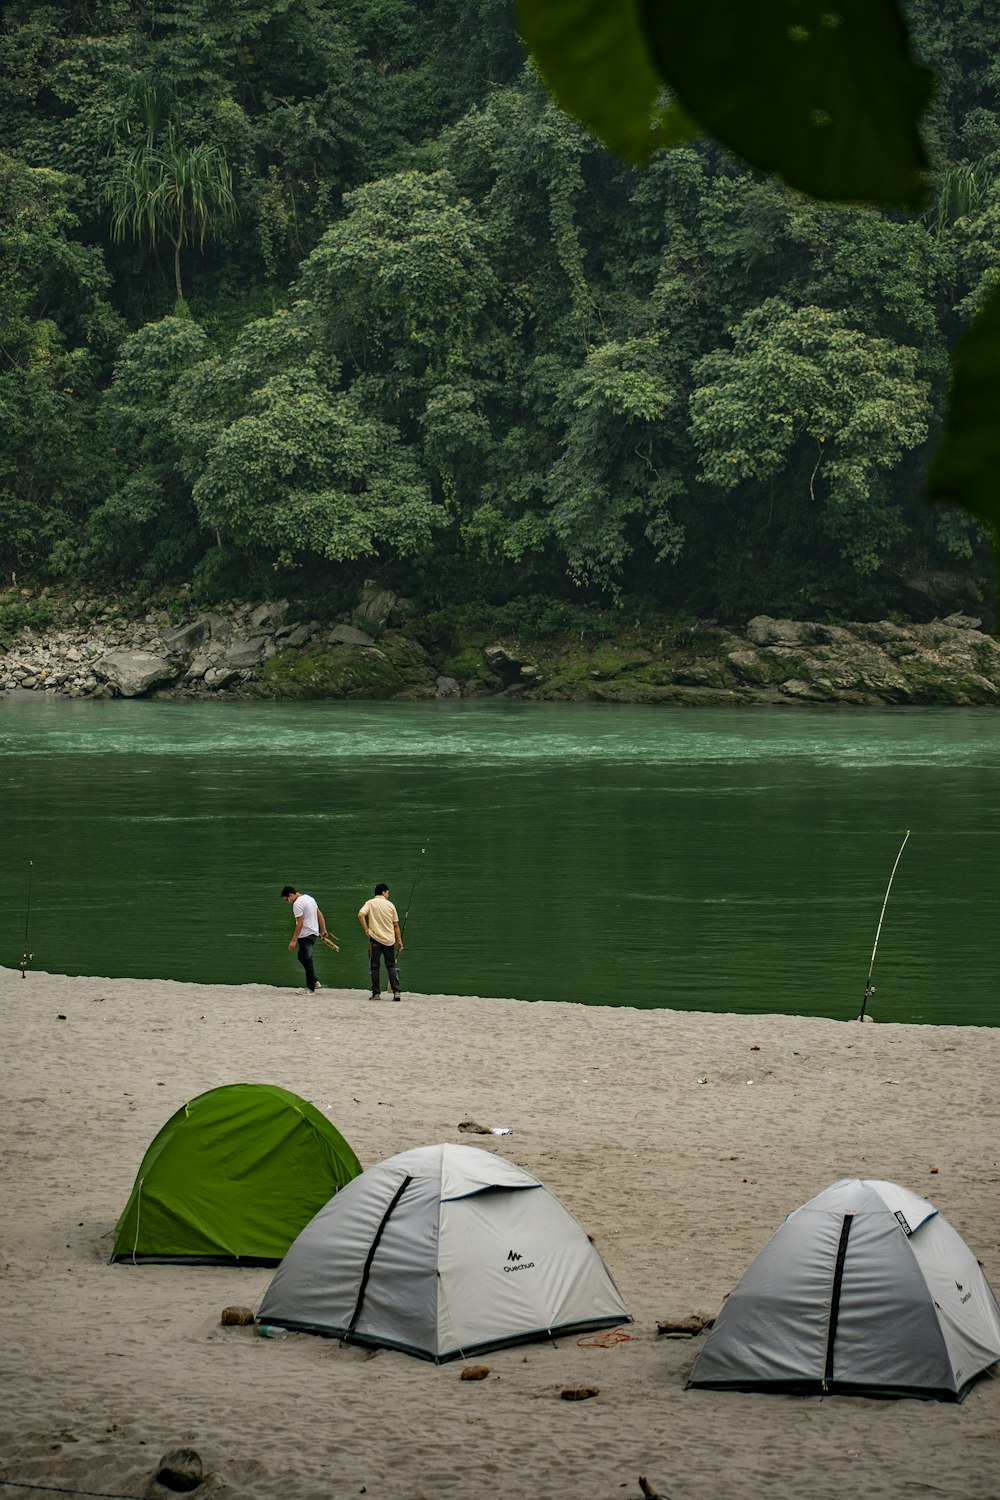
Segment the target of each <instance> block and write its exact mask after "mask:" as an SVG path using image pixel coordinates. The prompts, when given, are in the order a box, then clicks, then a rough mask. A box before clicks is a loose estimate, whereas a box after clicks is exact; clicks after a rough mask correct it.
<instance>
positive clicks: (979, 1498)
mask: <svg viewBox="0 0 1000 1500" xmlns="http://www.w3.org/2000/svg"><path fill="white" fill-rule="evenodd" d="M344 973H345V976H346V974H347V969H346V965H345V968H344ZM350 977H353V976H350ZM0 997H2V1013H3V1022H4V1032H5V1038H4V1041H5V1045H4V1074H5V1077H4V1081H3V1090H2V1098H0V1110H2V1115H3V1125H2V1133H0V1143H2V1144H0V1149H2V1160H3V1169H2V1194H3V1202H4V1210H5V1211H4V1216H3V1217H4V1230H3V1252H2V1266H3V1291H4V1307H5V1319H4V1334H3V1350H2V1367H3V1374H4V1381H3V1384H4V1399H3V1403H2V1408H0V1481H2V1487H0V1495H3V1496H10V1497H12V1500H24V1497H27V1496H28V1495H29V1494H34V1493H37V1492H38V1491H39V1489H40V1488H41V1489H44V1488H45V1487H51V1489H52V1490H53V1491H55V1492H57V1493H61V1494H63V1495H66V1494H69V1495H73V1496H76V1495H83V1494H94V1493H100V1494H106V1495H115V1496H123V1497H141V1496H143V1495H145V1494H147V1493H156V1494H165V1493H167V1492H166V1491H164V1490H162V1489H161V1488H159V1487H157V1488H156V1489H155V1490H152V1491H151V1490H150V1480H151V1476H152V1475H153V1473H154V1472H155V1469H156V1467H157V1462H158V1459H159V1457H160V1455H161V1454H162V1453H164V1452H165V1451H167V1450H168V1449H171V1448H176V1447H193V1448H195V1449H197V1451H198V1453H199V1454H200V1455H201V1458H202V1460H203V1462H204V1465H205V1469H206V1477H205V1480H204V1482H203V1483H202V1485H201V1486H200V1487H199V1488H198V1490H197V1491H196V1492H195V1493H196V1494H197V1495H199V1496H204V1497H208V1496H211V1497H217V1496H218V1497H221V1496H232V1497H234V1500H236V1497H239V1500H276V1497H281V1500H320V1497H333V1500H341V1497H347V1496H353V1495H361V1494H365V1495H368V1496H370V1497H373V1500H453V1497H454V1500H458V1497H462V1500H480V1497H499V1500H508V1497H509V1500H634V1497H638V1496H639V1495H640V1486H639V1476H640V1475H644V1476H646V1479H647V1482H648V1485H649V1486H650V1487H652V1488H653V1489H655V1490H656V1491H657V1492H658V1493H659V1495H660V1496H661V1497H664V1500H666V1497H670V1500H717V1497H733V1500H758V1497H761V1500H763V1497H765V1496H766V1497H768V1500H776V1497H780V1500H785V1497H791V1496H810V1497H812V1500H827V1497H829V1500H842V1497H843V1496H844V1495H850V1496H852V1497H854V1500H863V1497H871V1500H875V1497H878V1500H887V1497H894V1496H900V1497H902V1496H904V1495H906V1496H913V1495H916V1496H919V1495H932V1496H950V1497H954V1500H988V1497H989V1500H996V1497H997V1496H1000V1381H998V1380H997V1379H996V1378H994V1377H989V1376H987V1377H986V1378H984V1379H983V1380H981V1381H980V1382H979V1383H978V1384H977V1385H976V1386H975V1387H974V1388H973V1390H972V1391H971V1393H970V1395H969V1396H968V1398H967V1399H966V1401H965V1402H964V1404H962V1405H961V1406H954V1405H946V1404H940V1403H937V1402H922V1401H915V1400H903V1401H886V1402H880V1401H872V1400H867V1399H857V1398H847V1397H830V1398H825V1399H816V1398H794V1397H788V1396H774V1395H744V1394H734V1393H723V1392H704V1391H685V1389H684V1385H685V1381H686V1379H687V1375H688V1372H689V1370H690V1368H691V1365H692V1363H693V1361H694V1358H695V1355H696V1353H697V1349H698V1341H697V1340H670V1339H665V1338H663V1337H662V1336H660V1335H659V1334H658V1332H657V1323H658V1322H663V1321H668V1320H671V1319H679V1318H683V1317H685V1316H686V1315H688V1314H690V1313H704V1314H711V1313H714V1311H715V1310H716V1308H717V1307H718V1305H719V1303H720V1302H721V1300H722V1298H723V1297H724V1296H725V1294H726V1293H727V1292H728V1291H729V1290H730V1289H731V1287H732V1286H733V1284H734V1283H735V1282H736V1280H738V1278H739V1276H740V1275H741V1274H742V1272H743V1270H744V1269H745V1267H746V1265H747V1263H748V1262H749V1261H750V1259H751V1258H752V1257H753V1255H754V1254H755V1253H756V1252H757V1250H758V1249H759V1248H760V1247H761V1246H762V1245H763V1243H764V1242H765V1240H766V1239H767V1238H768V1237H769V1236H770V1234H771V1233H772V1232H773V1231H774V1230H775V1229H776V1228H777V1227H778V1225H779V1224H780V1223H781V1221H782V1219H783V1217H784V1215H785V1214H786V1213H788V1212H789V1211H790V1210H791V1209H793V1208H795V1207H797V1206H798V1205H799V1204H800V1203H802V1202H803V1201H805V1200H806V1199H807V1198H810V1197H811V1196H812V1195H813V1194H815V1193H817V1192H819V1191H820V1190H821V1189H822V1188H824V1187H826V1186H827V1185H828V1184H829V1183H830V1182H832V1181H833V1180H834V1179H836V1178H838V1177H842V1176H862V1177H877V1178H888V1179H890V1180H892V1181H895V1182H898V1183H901V1184H903V1185H905V1186H907V1187H909V1188H911V1189H912V1190H913V1191H915V1192H917V1193H920V1194H922V1195H923V1196H925V1197H927V1198H929V1199H930V1200H931V1201H932V1202H933V1203H934V1204H935V1205H936V1206H937V1207H938V1208H939V1209H940V1210H941V1212H942V1213H943V1214H945V1215H946V1217H947V1218H948V1219H949V1220H950V1221H951V1223H952V1224H953V1225H954V1226H955V1228H956V1229H957V1230H958V1231H959V1232H960V1233H961V1234H962V1235H963V1236H964V1238H965V1239H966V1241H967V1242H968V1244H969V1245H970V1247H971V1248H972V1249H973V1250H974V1251H975V1253H976V1254H977V1255H978V1256H979V1258H980V1260H981V1261H982V1262H983V1264H984V1266H985V1269H986V1274H987V1275H988V1277H989V1278H990V1280H991V1282H992V1284H993V1287H994V1289H995V1290H997V1289H998V1288H1000V1129H998V1127H1000V1118H998V1116H1000V1029H997V1030H987V1029H982V1028H972V1027H969V1028H947V1027H928V1026H899V1025H880V1024H875V1025H872V1026H860V1025H857V1024H854V1023H840V1022H834V1021H826V1020H815V1019H805V1018H788V1017H782V1016H749V1017H747V1016H734V1015H715V1014H706V1013H683V1012H678V1011H666V1010H661V1011H637V1010H631V1009H612V1008H594V1007H585V1006H577V1005H565V1004H551V1005H529V1004H524V1003H521V1002H519V1001H516V1000H479V999H475V998H457V997H451V996H441V995H435V996H424V995H420V996H408V997H407V998H406V1000H405V1001H404V1003H403V1004H402V1005H393V1004H391V1003H381V1004H373V1003H371V1002H370V1001H369V1000H368V999H367V998H366V996H365V995H364V993H363V992H362V991H360V990H357V989H325V990H323V991H322V992H321V993H319V994H317V995H316V996H312V997H310V996H308V995H306V994H305V993H304V992H303V991H300V990H297V989H290V988H289V989H278V988H271V987H265V986H255V985H249V986H248V985H243V986H239V987H225V986H221V985H191V984H179V983H173V982H168V981H147V980H143V981H139V980H126V979H101V978H65V977H61V976H55V975H46V974H38V973H31V972H29V974H28V975H27V977H26V978H24V979H22V978H21V975H20V972H19V971H17V970H12V969H0ZM758 1049H759V1050H758ZM700 1080H706V1081H700ZM244 1081H250V1082H268V1083H275V1084H280V1085H282V1086H283V1087H285V1088H288V1089H291V1090H293V1091H294V1092H295V1093H297V1094H301V1095H302V1096H304V1097H305V1098H306V1099H309V1100H311V1101H312V1102H313V1103H314V1104H316V1105H317V1106H318V1107H319V1108H320V1109H321V1110H323V1111H324V1113H326V1114H327V1115H328V1117H329V1118H330V1120H331V1121H332V1122H333V1123H334V1124H335V1125H336V1126H337V1127H338V1129H339V1130H340V1131H341V1132H342V1133H343V1134H344V1136H345V1137H346V1138H347V1140H348V1141H349V1142H350V1144H351V1145H352V1146H353V1147H354V1149H355V1151H356V1152H357V1154H358V1156H359V1158H360V1159H361V1162H362V1164H363V1165H364V1166H369V1165H372V1164H373V1163H375V1162H376V1161H379V1160H381V1159H382V1158H384V1157H386V1156H389V1155H391V1154H393V1153H395V1152H397V1151H401V1150H404V1149H406V1148H407V1147H409V1146H415V1145H423V1144H429V1143H433V1142H438V1141H458V1142H464V1143H466V1144H469V1143H473V1144H479V1145H484V1146H485V1149H487V1150H495V1151H498V1152H500V1154H502V1155H504V1156H507V1157H509V1158H510V1159H511V1160H513V1161H515V1162H517V1163H518V1164H520V1165H521V1166H524V1167H525V1168H527V1169H528V1170H529V1171H531V1172H532V1173H534V1174H536V1175H537V1176H538V1177H540V1178H541V1179H542V1180H543V1181H544V1182H545V1184H546V1185H547V1186H548V1187H549V1188H551V1189H552V1190H553V1191H554V1192H555V1193H556V1194H558V1196H559V1197H560V1198H561V1199H562V1201H563V1202H564V1203H565V1204H566V1206H567V1207H568V1208H569V1209H570V1210H571V1211H572V1213H574V1214H575V1216H576V1217H577V1219H579V1221H580V1222H581V1224H582V1225H583V1226H584V1228H585V1229H586V1230H587V1231H588V1232H589V1233H590V1234H591V1235H592V1236H593V1237H594V1239H595V1241H596V1243H597V1245H598V1248H599V1249H600V1251H601V1253H602V1255H603V1256H604V1258H605V1260H606V1262H607V1264H608V1266H609V1268H610V1270H611V1272H612V1274H613V1276H614V1277H615V1279H616V1281H617V1282H618V1285H619V1287H620V1288H621V1290H622V1293H623V1295H624V1298H625V1301H626V1303H627V1305H628V1307H629V1309H630V1311H631V1313H632V1315H633V1318H634V1320H635V1321H634V1323H633V1324H632V1325H631V1326H630V1327H629V1328H628V1329H627V1330H626V1331H627V1332H628V1334H629V1335H630V1337H629V1338H628V1339H627V1340H623V1341H621V1342H618V1343H614V1344H612V1345H611V1346H610V1347H594V1346H593V1345H592V1344H589V1343H587V1342H584V1343H583V1344H581V1343H579V1342H578V1341H577V1339H576V1338H575V1337H569V1338H566V1339H562V1340H560V1341H559V1342H558V1343H557V1344H556V1345H550V1344H531V1345H525V1346H523V1347H520V1348H514V1349H507V1350H503V1351H501V1352H499V1353H495V1354H490V1355H489V1356H488V1357H487V1358H486V1360H485V1362H486V1363H487V1364H488V1365H489V1366H490V1375H489V1377H488V1378H487V1379H486V1380H484V1381H482V1382H479V1383H469V1382H463V1381H461V1379H460V1374H461V1368H462V1362H461V1361H457V1362H455V1363H453V1364H447V1365H443V1366H440V1367H435V1366H432V1365H429V1364H425V1363H423V1362H421V1361H418V1360H415V1359H412V1358H410V1357H408V1356H406V1355H404V1354H400V1353H395V1352H389V1351H384V1350H383V1351H379V1352H376V1353H373V1352H371V1351H365V1350H361V1349H358V1348H349V1347H341V1346H340V1345H339V1344H338V1343H337V1342H336V1341H334V1340H327V1339H319V1338H315V1337H312V1336H309V1335H307V1334H294V1335H290V1336H288V1337H287V1338H285V1339H283V1340H280V1341H277V1340H275V1341H272V1340H267V1339H262V1338H260V1337H259V1336H258V1335H257V1334H256V1332H255V1330H254V1329H253V1328H252V1327H245V1328H241V1327H235V1328H229V1327H222V1326H220V1322H219V1318H220V1313H221V1310H222V1309H223V1307H225V1306H227V1305H228V1304H234V1303H235V1304H244V1305H247V1306H251V1307H256V1306H257V1304H258V1302H259V1300H260V1298H261V1296H262V1294H263V1292H264V1289H265V1287H266V1286H267V1284H268V1282H269V1280H270V1277H271V1274H272V1272H271V1271H270V1270H269V1269H257V1268H253V1269H235V1270H234V1269H229V1268H225V1267H211V1266H195V1267H184V1266H155V1265H147V1266H141V1267H124V1266H113V1265H109V1264H108V1256H109V1254H110V1248H111V1236H112V1233H113V1228H114V1224H115V1221H116V1219H117V1217H118V1214H119V1213H120V1212H121V1209H122V1207H123V1206H124V1204H125V1201H126V1198H127V1196H128V1194H129V1191H130V1189H131V1187H132V1183H133V1180H134V1177H135V1173H136V1169H137V1167H138V1165H139V1162H140V1160H141V1158H142V1155H143V1152H144V1151H145V1149H146V1147H147V1146H148V1144H149V1142H150V1141H151V1140H152V1138H153V1136H154V1135H155V1134H156V1132H157V1131H158V1130H159V1128H160V1126H161V1125H162V1124H163V1123H164V1122H165V1121H166V1120H167V1118H168V1117H169V1116H170V1115H171V1114H172V1113H173V1112H174V1111H175V1110H176V1109H177V1108H178V1107H179V1106H180V1105H181V1104H182V1103H183V1102H184V1101H185V1100H187V1099H190V1098H192V1097H194V1096H195V1095H197V1094H199V1093H201V1092H203V1091H204V1090H206V1089H209V1088H213V1087H215V1086H217V1085H219V1084H223V1083H235V1082H244ZM466 1120H476V1121H478V1122H480V1123H482V1124H484V1125H504V1126H509V1127H510V1129H511V1132H512V1133H511V1134H510V1135H509V1136H505V1137H502V1138H495V1137H487V1136H471V1135H468V1134H463V1133H461V1132H459V1130H458V1126H459V1124H460V1122H462V1121H466ZM585 1384H592V1385H596V1386H597V1387H599V1392H600V1393H599V1395H598V1396H597V1397H595V1398H594V1399H592V1400H587V1401H577V1402H569V1401H563V1400H561V1399H560V1392H561V1390H562V1389H563V1388H564V1387H567V1386H580V1385H585ZM18 1480H19V1481H22V1482H23V1484H24V1485H25V1486H29V1487H30V1488H28V1487H25V1488H22V1487H20V1486H19V1485H18V1484H16V1483H15V1482H14V1481H18Z"/></svg>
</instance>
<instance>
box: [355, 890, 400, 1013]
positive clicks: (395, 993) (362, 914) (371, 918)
mask: <svg viewBox="0 0 1000 1500" xmlns="http://www.w3.org/2000/svg"><path fill="white" fill-rule="evenodd" d="M358 921H359V922H360V923H361V930H362V932H363V933H364V935H365V937H366V938H367V939H368V967H369V969H370V970H371V976H372V993H371V998H372V999H373V1000H378V999H380V998H381V992H380V984H381V980H380V978H379V973H380V970H381V966H382V960H383V958H384V959H385V968H386V973H387V974H388V976H389V983H390V984H391V985H392V998H393V999H394V1000H399V999H400V998H401V996H400V993H399V970H398V969H397V967H396V948H397V947H398V949H399V951H400V953H402V951H403V934H402V933H401V932H400V930H399V917H398V916H397V914H396V908H395V907H394V906H393V904H392V902H391V901H390V900H389V887H388V886H387V885H382V884H379V885H377V886H376V887H375V894H374V896H372V898H371V899H370V900H369V901H366V902H365V904H364V906H363V907H362V908H361V910H360V911H359V912H358Z"/></svg>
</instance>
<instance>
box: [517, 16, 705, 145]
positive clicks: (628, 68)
mask: <svg viewBox="0 0 1000 1500" xmlns="http://www.w3.org/2000/svg"><path fill="white" fill-rule="evenodd" d="M518 30H519V31H520V33H521V36H522V38H523V40H524V43H525V45H526V46H527V48H528V51H529V52H530V53H531V55H532V57H533V58H534V59H535V62H536V64H537V65H538V70H539V72H540V73H541V75H542V77H543V79H544V80H545V83H546V85H547V87H548V89H549V91H550V93H552V94H553V95H554V96H555V98H556V99H557V101H558V102H559V103H560V104H561V105H562V107H563V109H565V110H566V111H567V113H568V114H571V115H575V116H576V118H577V119H578V120H580V121H581V122H582V124H584V125H585V126H586V127H587V129H588V130H590V131H591V132H592V133H593V134H594V135H596V136H597V137H598V139H599V140H601V141H603V142H604V144H605V145H606V146H610V147H611V149H612V151H617V152H618V154H619V156H623V157H625V158H626V160H627V161H633V162H637V163H641V162H645V161H648V160H649V158H650V156H651V155H652V154H653V152H654V151H655V150H656V149H657V148H658V147H660V146H672V145H676V144H677V143H678V142H679V141H682V140H688V139H690V137H691V136H692V135H695V134H697V127H696V126H695V125H694V124H693V123H692V122H691V121H690V120H688V119H687V118H686V116H685V115H684V113H683V111H681V110H679V109H678V108H677V107H676V106H673V107H668V108H666V109H664V110H662V111H659V112H658V111H657V96H658V94H659V93H660V92H661V91H662V89H663V80H662V78H661V77H660V75H659V73H658V72H657V71H656V69H655V67H654V66H653V63H652V61H651V60H650V56H649V41H648V38H647V36H646V33H645V31H644V30H643V27H642V24H641V21H640V17H639V11H638V8H637V3H636V0H518Z"/></svg>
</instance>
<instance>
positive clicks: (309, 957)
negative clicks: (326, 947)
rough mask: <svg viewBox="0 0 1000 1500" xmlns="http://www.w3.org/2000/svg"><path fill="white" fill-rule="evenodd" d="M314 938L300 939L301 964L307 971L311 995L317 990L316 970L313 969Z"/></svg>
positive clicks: (299, 957) (308, 988) (299, 956)
mask: <svg viewBox="0 0 1000 1500" xmlns="http://www.w3.org/2000/svg"><path fill="white" fill-rule="evenodd" d="M315 941H316V939H315V938H314V937H304V938H299V951H298V959H299V963H300V964H301V965H302V967H303V968H304V969H305V971H306V989H307V990H308V991H309V993H310V994H311V993H312V991H313V990H314V989H315V988H316V970H315V969H314V968H313V943H314V942H315Z"/></svg>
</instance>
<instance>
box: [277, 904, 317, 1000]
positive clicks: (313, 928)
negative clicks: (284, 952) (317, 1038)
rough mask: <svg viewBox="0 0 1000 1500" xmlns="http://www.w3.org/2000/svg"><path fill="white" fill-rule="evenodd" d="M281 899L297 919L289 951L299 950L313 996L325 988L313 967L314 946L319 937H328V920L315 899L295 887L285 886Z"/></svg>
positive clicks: (300, 961) (307, 986)
mask: <svg viewBox="0 0 1000 1500" xmlns="http://www.w3.org/2000/svg"><path fill="white" fill-rule="evenodd" d="M281 899H282V901H287V902H288V903H289V905H290V906H291V908H292V915H293V916H294V918H295V931H294V932H293V933H292V940H291V942H290V943H289V945H288V951H289V952H291V951H292V949H293V948H296V947H297V948H298V950H299V951H298V959H299V963H300V964H301V965H302V967H303V968H304V969H305V971H306V989H307V990H308V991H309V993H310V995H312V994H314V993H315V992H316V990H321V989H322V988H323V986H322V985H321V984H320V982H319V980H318V979H317V978H316V970H315V968H314V967H313V944H314V943H315V941H316V939H317V938H318V937H326V918H325V917H324V916H323V913H322V912H321V911H320V909H319V907H318V906H317V905H316V902H315V901H314V900H313V898H312V897H311V896H307V895H306V894H305V893H304V892H301V891H297V890H296V889H295V887H294V886H293V885H286V886H285V888H284V890H283V891H282V893H281Z"/></svg>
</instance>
